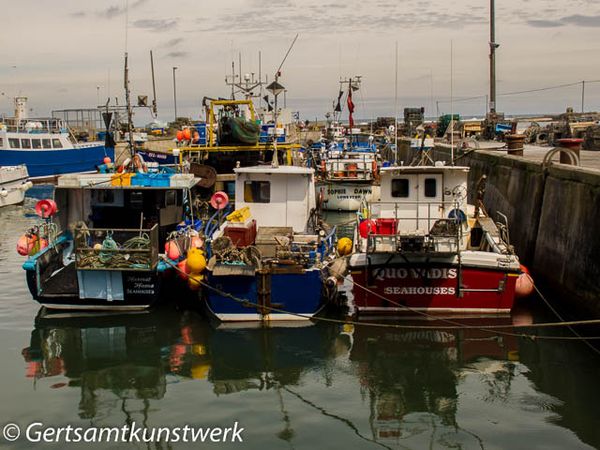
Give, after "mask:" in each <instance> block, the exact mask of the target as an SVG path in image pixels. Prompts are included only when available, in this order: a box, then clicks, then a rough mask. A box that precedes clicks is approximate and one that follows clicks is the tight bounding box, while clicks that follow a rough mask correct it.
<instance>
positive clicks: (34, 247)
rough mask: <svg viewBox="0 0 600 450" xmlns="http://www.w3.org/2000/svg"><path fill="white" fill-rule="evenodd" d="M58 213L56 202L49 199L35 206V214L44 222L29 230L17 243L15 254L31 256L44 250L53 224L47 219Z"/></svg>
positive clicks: (48, 241)
mask: <svg viewBox="0 0 600 450" xmlns="http://www.w3.org/2000/svg"><path fill="white" fill-rule="evenodd" d="M57 211H58V207H57V205H56V202H55V201H54V200H51V199H44V200H40V201H38V202H37V203H36V205H35V212H36V214H37V215H38V216H40V217H41V218H42V219H44V222H43V223H41V224H39V225H36V226H34V227H33V228H30V229H29V230H28V231H27V232H25V234H23V235H22V236H21V237H19V240H18V241H17V253H18V254H19V255H21V256H32V255H35V254H36V253H38V252H40V251H42V250H44V249H45V248H47V247H48V245H49V243H50V231H51V229H52V228H53V224H52V223H51V222H49V219H50V218H51V217H52V216H54V215H55V214H56V213H57Z"/></svg>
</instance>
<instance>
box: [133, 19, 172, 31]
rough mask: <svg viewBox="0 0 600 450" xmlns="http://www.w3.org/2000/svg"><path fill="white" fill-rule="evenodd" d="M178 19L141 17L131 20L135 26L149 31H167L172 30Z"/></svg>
mask: <svg viewBox="0 0 600 450" xmlns="http://www.w3.org/2000/svg"><path fill="white" fill-rule="evenodd" d="M178 21H179V19H176V18H175V19H142V20H136V21H135V22H133V26H134V27H135V28H142V29H145V30H151V31H169V30H172V29H173V28H174V27H175V26H176V25H177V22H178Z"/></svg>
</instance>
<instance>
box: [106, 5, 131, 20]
mask: <svg viewBox="0 0 600 450" xmlns="http://www.w3.org/2000/svg"><path fill="white" fill-rule="evenodd" d="M124 12H125V8H123V7H121V6H117V5H111V6H109V7H108V8H106V9H103V10H102V11H100V15H101V16H103V17H106V18H107V19H112V18H113V17H117V16H120V15H121V14H123V13H124Z"/></svg>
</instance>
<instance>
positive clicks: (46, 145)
mask: <svg viewBox="0 0 600 450" xmlns="http://www.w3.org/2000/svg"><path fill="white" fill-rule="evenodd" d="M42 147H44V148H52V144H51V143H50V139H42Z"/></svg>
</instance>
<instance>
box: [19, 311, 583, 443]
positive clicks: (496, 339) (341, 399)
mask: <svg viewBox="0 0 600 450" xmlns="http://www.w3.org/2000/svg"><path fill="white" fill-rule="evenodd" d="M525 319H527V317H526V316H525ZM529 319H530V318H529ZM522 320H523V316H521V318H520V319H519V321H520V322H522ZM460 321H461V322H462V323H463V324H464V325H472V326H475V327H481V328H485V327H489V326H493V325H501V324H508V323H511V318H509V317H504V318H494V319H491V318H487V319H476V318H468V319H462V320H460ZM388 323H389V322H388ZM393 323H395V324H401V325H421V326H436V327H437V328H431V329H420V328H419V329H407V328H392V327H386V328H380V327H370V326H363V325H350V324H341V323H323V322H319V323H312V322H302V324H300V323H297V324H292V325H293V326H289V325H288V326H284V327H281V326H279V327H273V328H265V327H264V326H254V327H251V328H249V327H247V326H243V325H240V324H226V325H225V326H220V327H214V326H212V325H211V324H210V323H209V322H207V321H206V320H205V319H204V318H203V317H201V316H199V315H197V314H195V313H190V312H186V313H182V312H178V311H171V310H154V311H150V312H146V313H138V314H128V315H122V316H108V317H94V318H64V317H62V316H61V315H58V316H57V315H56V314H54V315H51V316H50V315H40V316H39V317H38V319H37V320H36V326H35V329H34V330H33V331H32V334H31V343H30V346H29V347H28V348H26V349H24V350H23V355H24V358H25V360H26V362H27V376H28V377H32V378H34V379H35V380H39V379H40V378H43V377H55V378H54V379H55V380H56V381H55V382H54V384H51V383H52V381H53V380H52V379H50V380H48V381H49V382H48V383H44V384H42V383H39V385H40V386H42V388H43V387H44V386H48V385H51V386H50V387H52V388H61V387H63V388H64V389H62V390H60V391H58V392H57V393H56V395H63V396H65V393H64V392H63V391H65V390H67V389H68V388H71V389H70V390H71V391H72V390H73V389H79V390H80V391H81V394H80V400H79V404H78V406H79V409H78V415H79V418H80V419H82V420H85V421H86V422H87V423H89V424H100V423H102V424H105V423H110V424H115V421H116V424H119V422H121V424H123V423H130V422H131V421H132V420H135V421H137V423H141V422H144V423H149V424H152V423H160V424H164V423H171V422H172V421H174V420H176V421H181V422H180V423H179V424H181V423H183V422H193V423H198V424H206V423H214V421H215V420H218V421H219V422H221V423H220V424H224V423H226V422H227V421H235V420H240V422H241V424H242V426H244V427H246V429H247V430H249V431H248V435H247V440H248V442H250V443H253V444H255V447H256V448H259V447H260V448H272V447H277V445H279V446H280V445H281V443H282V442H281V441H282V440H283V441H286V442H287V443H288V444H293V446H297V447H298V448H306V447H308V446H312V445H315V446H318V442H321V443H323V442H330V441H327V440H325V441H321V440H319V439H326V436H331V437H335V440H336V441H335V442H336V445H337V446H336V445H334V446H332V447H331V448H365V446H367V447H369V448H370V447H371V446H373V445H376V446H382V447H384V448H397V447H402V448H425V447H428V448H447V447H460V448H481V447H482V446H483V447H487V446H492V447H499V448H502V447H510V445H509V440H510V438H509V436H504V435H503V433H502V432H500V429H502V430H507V429H511V430H513V431H514V433H517V434H511V436H512V437H513V438H515V437H516V436H518V438H519V439H520V440H522V441H523V442H524V443H526V442H527V443H529V442H531V443H532V445H533V444H535V442H540V445H541V444H543V443H547V444H549V445H550V446H551V445H552V443H553V442H554V441H556V442H557V445H563V444H564V445H565V446H567V447H568V446H569V445H572V444H574V443H576V442H579V441H576V438H572V437H571V436H573V433H571V432H565V430H564V428H567V429H572V430H574V431H575V433H576V434H577V435H580V430H578V426H575V425H574V421H573V420H570V419H572V418H573V417H575V415H574V414H571V416H572V417H567V420H566V421H565V423H564V424H563V427H561V426H559V425H557V424H556V421H553V420H551V417H554V416H553V414H557V413H558V412H559V411H561V409H560V408H561V406H560V405H562V402H563V397H568V395H563V394H564V392H563V391H564V388H562V389H563V390H561V388H558V387H557V386H558V385H557V384H556V383H554V384H552V382H551V380H548V381H545V379H546V378H548V377H550V378H552V377H554V378H555V381H560V380H561V379H564V376H567V375H568V373H567V372H565V373H564V374H563V375H560V376H558V375H556V374H555V373H553V372H552V371H551V370H544V371H543V372H542V371H541V369H546V367H542V366H540V365H539V364H536V363H535V361H534V360H535V359H536V358H535V357H534V356H535V355H536V351H537V350H536V349H537V344H536V343H535V342H534V341H531V340H528V339H523V338H519V337H516V336H515V335H513V336H510V335H506V334H504V335H503V333H502V331H501V330H497V331H498V332H494V331H492V332H489V331H483V330H481V329H478V328H469V329H464V328H463V329H460V330H457V329H443V328H442V326H444V325H448V324H447V323H441V322H435V323H432V322H429V321H423V320H421V321H414V320H413V321H412V322H408V321H406V320H405V321H401V322H393ZM540 348H542V347H540ZM553 348H555V347H553ZM519 350H521V352H523V350H524V351H525V352H524V353H525V355H524V356H527V357H528V358H529V360H531V361H533V363H532V364H531V365H529V364H528V363H527V361H525V364H524V363H523V362H520V361H519V356H520V353H519ZM63 382H64V383H63ZM182 382H186V383H189V385H182ZM566 384H568V383H566ZM540 388H541V390H539V389H540ZM546 388H547V389H548V393H545V392H542V391H546ZM40 389H41V388H40V387H38V389H37V390H38V391H39V390H40ZM66 398H67V400H68V397H66ZM589 409H592V406H590V408H589ZM565 412H566V414H565V416H569V414H568V411H565ZM211 421H212V422H211ZM282 421H283V423H282ZM519 423H522V424H523V426H522V427H519ZM531 430H533V431H531ZM536 430H537V431H536ZM567 435H568V436H567ZM588 438H589V436H588ZM310 439H315V440H312V441H311V440H310ZM588 440H590V439H588ZM244 442H246V441H244ZM338 444H339V445H338Z"/></svg>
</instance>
